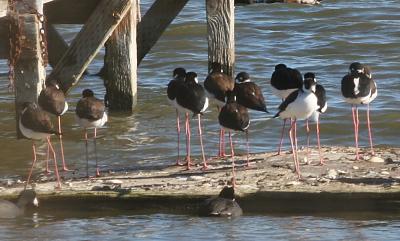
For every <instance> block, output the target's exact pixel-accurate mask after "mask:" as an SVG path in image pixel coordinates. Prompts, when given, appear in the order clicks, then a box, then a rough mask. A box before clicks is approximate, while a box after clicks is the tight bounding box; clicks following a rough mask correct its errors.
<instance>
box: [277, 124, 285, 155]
mask: <svg viewBox="0 0 400 241" xmlns="http://www.w3.org/2000/svg"><path fill="white" fill-rule="evenodd" d="M285 126H286V119H284V120H283V126H282V132H281V140H280V141H279V147H278V155H280V154H281V152H282V144H283V135H284V132H285Z"/></svg>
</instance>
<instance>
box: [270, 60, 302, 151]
mask: <svg viewBox="0 0 400 241" xmlns="http://www.w3.org/2000/svg"><path fill="white" fill-rule="evenodd" d="M270 83H271V87H272V92H273V93H274V94H275V95H276V96H278V97H279V98H281V99H282V102H283V101H284V100H285V99H286V98H287V97H288V96H289V95H290V94H291V93H292V92H294V91H297V90H298V89H301V88H302V86H303V77H302V76H301V73H300V71H298V70H297V69H292V68H289V67H287V66H286V65H285V64H277V65H275V70H274V72H273V73H272V76H271V80H270ZM285 126H286V119H284V120H283V126H282V132H281V139H280V141H279V147H278V155H280V154H281V151H282V142H283V133H284V132H285Z"/></svg>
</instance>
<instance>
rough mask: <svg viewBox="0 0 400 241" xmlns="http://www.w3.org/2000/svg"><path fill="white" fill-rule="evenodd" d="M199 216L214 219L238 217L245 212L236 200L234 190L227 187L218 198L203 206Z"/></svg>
mask: <svg viewBox="0 0 400 241" xmlns="http://www.w3.org/2000/svg"><path fill="white" fill-rule="evenodd" d="M199 214H200V216H212V217H238V216H241V215H242V214H243V211H242V208H241V207H240V206H239V204H238V203H237V202H236V200H235V190H234V188H233V187H227V186H225V187H224V188H223V189H222V190H221V192H220V193H219V195H218V197H212V198H209V199H206V200H205V201H204V202H203V203H202V204H201V206H200V208H199Z"/></svg>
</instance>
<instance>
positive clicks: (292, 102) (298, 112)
mask: <svg viewBox="0 0 400 241" xmlns="http://www.w3.org/2000/svg"><path fill="white" fill-rule="evenodd" d="M316 84H317V83H316V82H315V80H314V79H313V78H308V79H306V80H304V84H303V88H302V89H299V90H297V91H295V92H293V93H291V94H290V95H289V96H288V97H287V98H286V99H285V100H284V101H283V102H282V104H281V105H280V106H279V112H278V113H277V114H276V115H275V116H274V117H280V118H281V119H288V118H290V119H291V122H292V123H291V127H290V130H289V137H290V142H291V146H292V152H293V160H294V164H295V170H296V173H297V175H298V177H299V178H301V174H300V164H299V159H298V153H297V133H296V132H297V127H296V122H297V120H298V119H304V120H306V119H308V118H309V117H310V116H311V115H312V114H313V113H314V112H315V111H316V110H317V109H318V108H319V106H318V98H317V96H316V94H315V90H316Z"/></svg>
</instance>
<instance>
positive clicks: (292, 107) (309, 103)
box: [280, 93, 318, 119]
mask: <svg viewBox="0 0 400 241" xmlns="http://www.w3.org/2000/svg"><path fill="white" fill-rule="evenodd" d="M317 109H318V104H317V97H316V96H315V94H313V93H310V94H303V95H301V96H299V97H298V98H297V99H296V101H294V102H292V103H290V104H289V105H288V107H287V108H286V110H285V111H283V112H281V114H280V116H281V117H282V118H284V119H286V118H295V119H307V118H309V117H310V116H311V115H312V114H313V113H314V112H315V111H316V110H317Z"/></svg>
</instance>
